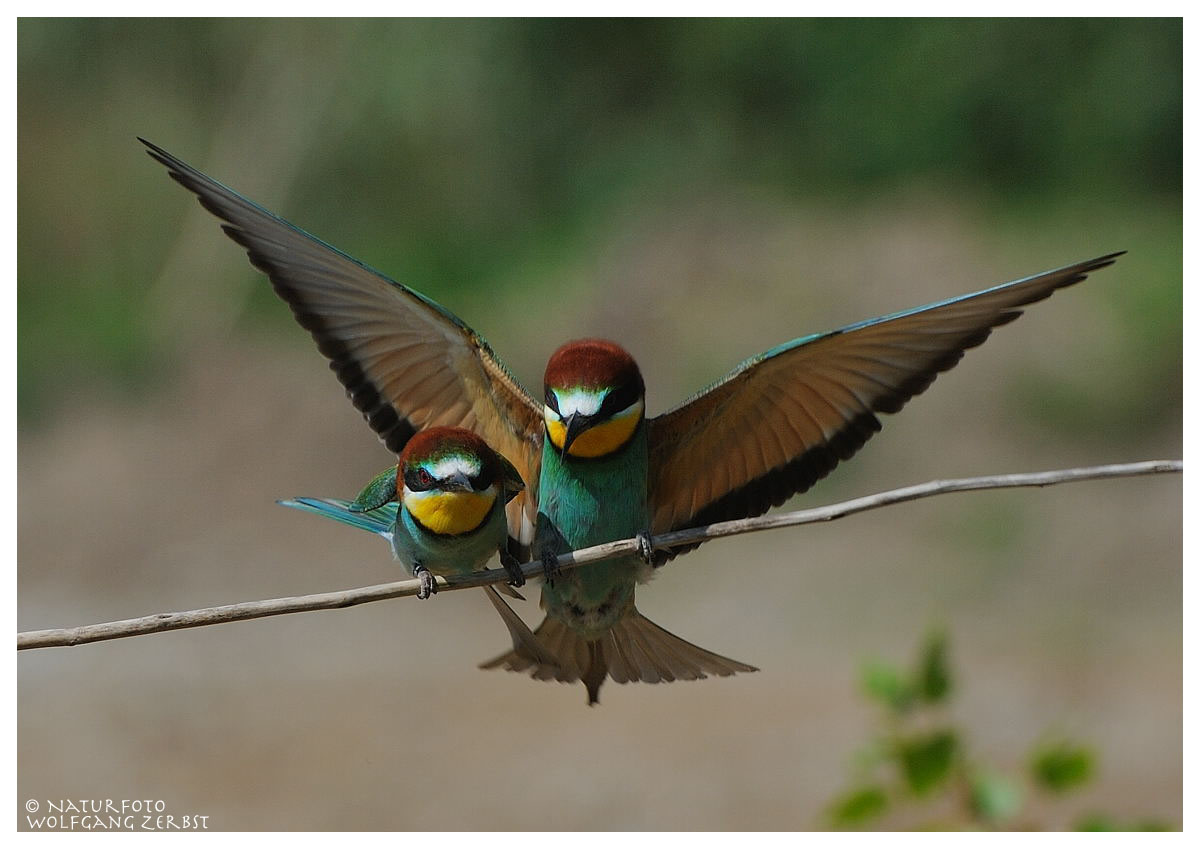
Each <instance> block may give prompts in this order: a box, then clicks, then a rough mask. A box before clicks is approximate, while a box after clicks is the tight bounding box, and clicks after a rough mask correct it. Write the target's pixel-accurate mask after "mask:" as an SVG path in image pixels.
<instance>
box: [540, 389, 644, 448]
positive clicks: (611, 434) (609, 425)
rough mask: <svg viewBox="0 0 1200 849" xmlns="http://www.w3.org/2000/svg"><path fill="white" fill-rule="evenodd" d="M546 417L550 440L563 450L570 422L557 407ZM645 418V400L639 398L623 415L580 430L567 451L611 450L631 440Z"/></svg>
mask: <svg viewBox="0 0 1200 849" xmlns="http://www.w3.org/2000/svg"><path fill="white" fill-rule="evenodd" d="M545 418H546V432H547V433H548V434H549V435H550V441H551V442H552V443H553V444H554V447H555V448H557V449H558V450H559V451H562V447H563V440H565V439H566V438H567V426H566V425H565V424H563V422H562V420H561V419H559V418H558V416H557V415H556V414H554V413H553V411H550V410H548V411H547V413H546V417H545ZM641 420H642V402H641V401H638V402H637V403H635V404H633V405H631V406H630V407H629V408H627V409H626V410H623V411H622V412H621V413H620V414H619V415H616V416H613V417H612V418H611V419H609V420H608V421H606V422H602V423H601V424H598V425H594V426H593V427H589V428H588V429H587V430H585V431H584V432H583V433H581V434H579V436H577V437H575V441H574V442H572V443H571V448H570V450H568V451H567V454H569V455H570V456H572V457H603V456H604V455H605V454H611V453H612V452H613V451H616V450H617V449H618V448H620V447H621V446H622V445H624V444H625V443H626V442H628V441H629V437H630V436H632V435H633V431H634V429H635V428H637V426H638V422H640V421H641Z"/></svg>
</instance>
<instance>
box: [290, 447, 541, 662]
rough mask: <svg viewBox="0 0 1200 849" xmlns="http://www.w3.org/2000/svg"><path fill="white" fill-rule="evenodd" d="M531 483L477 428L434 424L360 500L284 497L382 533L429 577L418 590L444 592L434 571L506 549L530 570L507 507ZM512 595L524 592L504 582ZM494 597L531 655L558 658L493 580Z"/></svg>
mask: <svg viewBox="0 0 1200 849" xmlns="http://www.w3.org/2000/svg"><path fill="white" fill-rule="evenodd" d="M524 488H525V484H524V482H523V481H522V480H521V476H520V475H519V474H518V473H517V470H516V469H515V468H513V465H512V463H509V462H508V461H507V460H505V459H504V458H503V457H502V456H500V455H499V454H497V453H496V452H495V451H493V450H492V449H491V448H490V447H489V446H488V444H487V443H486V442H484V441H483V440H482V439H480V438H479V436H478V435H477V434H475V433H472V432H471V431H469V430H464V429H463V428H456V427H432V428H429V429H428V430H423V431H421V432H420V433H418V434H417V435H416V436H414V437H413V438H412V439H410V440H409V441H408V444H407V445H405V446H404V451H403V453H402V454H401V455H400V459H399V462H397V464H396V465H395V466H391V467H389V468H387V469H385V470H384V471H383V472H381V473H380V474H378V475H376V476H375V477H374V478H373V479H372V480H371V482H370V483H369V484H367V486H366V487H365V488H364V489H363V490H362V492H360V493H359V495H358V497H357V498H355V499H354V501H352V502H347V501H342V500H339V499H335V498H297V499H295V500H293V501H281V502H279V503H280V504H282V505H284V506H285V507H295V508H297V509H299V510H304V511H307V512H309V513H315V514H317V515H318V516H325V517H326V518H329V519H333V520H335V521H338V522H341V523H343V524H346V525H350V526H351V527H356V528H361V529H362V530H365V531H370V532H371V533H375V534H378V535H379V536H382V537H383V538H384V539H386V540H387V541H388V542H389V543H391V546H392V552H393V553H394V554H395V556H396V559H397V560H399V561H400V562H401V563H403V564H404V566H405V568H407V569H408V571H409V573H410V574H412V575H413V577H415V578H417V579H419V580H420V582H421V587H420V589H419V590H418V591H417V598H421V599H425V598H429V596H430V595H431V594H432V593H436V592H437V582H436V581H435V580H434V579H433V576H434V575H466V574H470V573H471V572H477V571H480V570H482V569H483V568H484V567H486V566H487V563H488V561H489V560H491V559H492V555H494V554H496V553H497V552H499V554H500V562H501V563H502V564H503V565H504V568H505V569H506V570H507V571H508V573H509V578H510V583H511V584H512V585H513V586H521V585H522V584H524V583H525V576H524V575H523V574H522V573H521V570H520V567H519V565H518V563H517V560H516V558H515V557H514V556H513V555H512V554H511V553H510V552H509V547H508V546H509V536H508V520H507V518H506V516H505V513H504V508H505V506H506V505H507V504H508V502H510V501H512V499H513V498H515V497H516V496H517V494H518V493H520V492H521V490H523V489H524ZM500 588H501V589H503V590H504V591H505V592H507V593H508V594H509V595H513V596H516V597H517V598H521V596H520V595H519V594H518V593H516V592H515V591H513V590H510V589H509V588H508V587H506V586H504V585H500ZM484 590H485V591H486V592H487V594H488V599H489V600H490V601H491V602H492V605H493V606H494V607H495V608H496V611H497V612H498V613H499V614H500V617H501V619H503V620H504V623H505V625H506V627H507V628H508V630H509V633H510V634H511V635H512V638H513V645H514V646H515V647H518V648H520V650H521V653H522V654H523V655H534V656H536V657H538V658H540V661H539V662H540V663H544V664H548V665H553V662H554V661H553V657H552V656H551V655H549V654H548V653H547V652H546V650H545V649H544V648H542V647H541V646H540V644H539V641H538V640H537V639H536V638H535V637H534V636H533V634H532V633H531V632H530V631H529V628H528V627H527V626H526V625H525V623H524V622H523V621H522V620H521V618H520V617H518V616H517V615H516V613H514V612H513V610H512V608H510V607H509V606H508V605H507V604H506V603H505V602H504V600H503V599H501V598H500V597H499V596H497V595H496V592H495V590H494V589H493V588H492V587H484Z"/></svg>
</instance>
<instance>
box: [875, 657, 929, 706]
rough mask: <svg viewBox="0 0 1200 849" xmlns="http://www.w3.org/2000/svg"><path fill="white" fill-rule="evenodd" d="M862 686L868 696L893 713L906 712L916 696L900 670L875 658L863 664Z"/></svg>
mask: <svg viewBox="0 0 1200 849" xmlns="http://www.w3.org/2000/svg"><path fill="white" fill-rule="evenodd" d="M862 686H863V690H864V691H865V692H866V694H867V695H868V696H870V697H871V698H872V699H874V700H875V701H877V702H879V703H880V704H882V705H883V706H884V707H886V708H888V709H889V710H891V711H893V712H895V713H906V712H907V711H908V709H909V708H911V707H912V705H913V702H914V700H915V696H916V694H915V693H914V690H913V685H912V683H911V682H909V681H907V680H905V678H904V676H903V675H902V674H901V672H900V670H898V669H896V667H894V666H892V665H891V664H887V663H883V662H882V661H877V660H872V661H868V662H867V663H865V664H863V671H862Z"/></svg>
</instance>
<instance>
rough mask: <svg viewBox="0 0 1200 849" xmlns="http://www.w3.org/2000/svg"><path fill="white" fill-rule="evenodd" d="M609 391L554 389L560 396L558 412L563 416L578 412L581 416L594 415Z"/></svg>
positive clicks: (556, 394) (555, 393) (557, 395)
mask: <svg viewBox="0 0 1200 849" xmlns="http://www.w3.org/2000/svg"><path fill="white" fill-rule="evenodd" d="M607 394H608V393H607V392H604V391H596V390H591V389H583V388H581V387H580V388H576V389H566V390H563V391H559V390H557V389H556V390H554V395H555V396H556V397H557V398H558V412H559V414H560V415H561V416H563V418H566V417H567V416H569V415H571V414H572V413H578V414H579V415H581V416H594V415H595V414H596V413H597V412H598V411H599V410H600V405H601V404H603V403H604V396H605V395H607Z"/></svg>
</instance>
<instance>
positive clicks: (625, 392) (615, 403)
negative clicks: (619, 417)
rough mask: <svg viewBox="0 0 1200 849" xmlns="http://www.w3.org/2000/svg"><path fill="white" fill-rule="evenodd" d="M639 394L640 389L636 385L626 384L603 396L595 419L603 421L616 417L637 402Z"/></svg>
mask: <svg viewBox="0 0 1200 849" xmlns="http://www.w3.org/2000/svg"><path fill="white" fill-rule="evenodd" d="M641 394H642V388H641V387H640V386H638V385H637V384H636V383H627V384H625V385H624V386H621V387H618V388H617V389H614V390H613V391H612V392H609V393H608V394H607V395H605V396H604V401H603V403H601V404H600V409H599V410H597V411H596V418H597V419H604V418H608V417H609V416H613V415H616V414H617V413H619V412H621V411H622V410H624V409H625V408H626V407H628V406H629V405H631V404H633V403H634V402H635V401H637V399H638V398H640V397H641Z"/></svg>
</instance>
